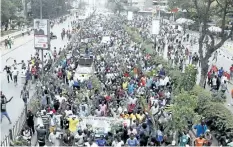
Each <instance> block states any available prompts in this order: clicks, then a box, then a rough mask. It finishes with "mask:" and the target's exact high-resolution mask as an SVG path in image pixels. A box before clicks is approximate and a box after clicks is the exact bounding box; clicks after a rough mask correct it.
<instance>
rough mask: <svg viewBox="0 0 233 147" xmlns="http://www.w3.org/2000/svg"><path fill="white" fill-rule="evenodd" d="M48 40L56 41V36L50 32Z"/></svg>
mask: <svg viewBox="0 0 233 147" xmlns="http://www.w3.org/2000/svg"><path fill="white" fill-rule="evenodd" d="M50 39H51V40H52V39H57V36H56V35H54V34H53V33H52V32H51V33H50Z"/></svg>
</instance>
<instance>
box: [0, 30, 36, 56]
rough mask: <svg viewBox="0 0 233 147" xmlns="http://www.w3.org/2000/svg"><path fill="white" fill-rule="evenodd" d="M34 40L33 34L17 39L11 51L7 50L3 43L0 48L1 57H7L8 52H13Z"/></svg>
mask: <svg viewBox="0 0 233 147" xmlns="http://www.w3.org/2000/svg"><path fill="white" fill-rule="evenodd" d="M32 40H33V34H31V35H30V36H28V35H25V36H24V37H19V38H16V39H15V40H14V44H13V45H12V47H11V49H9V48H5V46H4V43H1V46H0V52H1V56H4V55H6V54H7V53H8V52H11V51H13V50H14V49H16V48H18V47H20V46H22V45H24V44H25V43H27V42H30V41H32Z"/></svg>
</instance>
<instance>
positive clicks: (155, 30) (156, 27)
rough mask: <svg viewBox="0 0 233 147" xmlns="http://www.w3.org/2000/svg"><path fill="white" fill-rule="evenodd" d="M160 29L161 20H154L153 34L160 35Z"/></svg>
mask: <svg viewBox="0 0 233 147" xmlns="http://www.w3.org/2000/svg"><path fill="white" fill-rule="evenodd" d="M159 30H160V22H159V20H152V31H151V33H152V34H153V35H158V34H159Z"/></svg>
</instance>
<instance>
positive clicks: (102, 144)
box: [96, 135, 106, 146]
mask: <svg viewBox="0 0 233 147" xmlns="http://www.w3.org/2000/svg"><path fill="white" fill-rule="evenodd" d="M96 143H97V145H98V146H105V145H106V140H105V139H104V136H103V135H101V136H100V139H98V140H97V141H96Z"/></svg>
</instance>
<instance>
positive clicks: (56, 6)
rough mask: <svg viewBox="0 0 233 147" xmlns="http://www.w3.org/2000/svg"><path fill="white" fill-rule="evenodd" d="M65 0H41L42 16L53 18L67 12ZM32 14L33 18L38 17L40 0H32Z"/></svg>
mask: <svg viewBox="0 0 233 147" xmlns="http://www.w3.org/2000/svg"><path fill="white" fill-rule="evenodd" d="M67 4H68V3H67V2H66V1H65V0H42V16H43V18H47V19H50V18H54V17H58V16H60V15H63V14H65V13H67V9H66V8H67ZM32 14H33V17H34V18H40V0H32Z"/></svg>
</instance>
